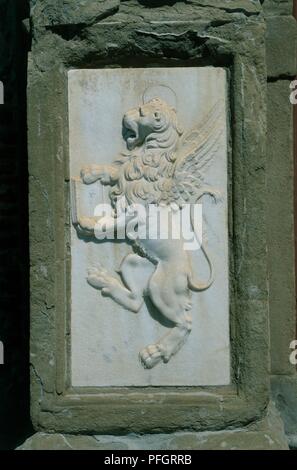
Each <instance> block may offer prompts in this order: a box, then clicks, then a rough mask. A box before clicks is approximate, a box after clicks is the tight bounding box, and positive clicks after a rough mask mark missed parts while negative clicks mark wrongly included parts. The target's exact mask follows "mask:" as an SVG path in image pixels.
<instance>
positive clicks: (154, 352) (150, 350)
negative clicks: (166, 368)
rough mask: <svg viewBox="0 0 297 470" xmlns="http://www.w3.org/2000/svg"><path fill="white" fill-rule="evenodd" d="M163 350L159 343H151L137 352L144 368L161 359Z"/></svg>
mask: <svg viewBox="0 0 297 470" xmlns="http://www.w3.org/2000/svg"><path fill="white" fill-rule="evenodd" d="M163 357H164V351H163V349H162V347H161V346H160V345H159V344H151V345H150V346H147V347H146V348H144V349H143V350H142V351H141V352H140V353H139V359H140V362H141V364H142V365H143V367H144V368H145V369H152V368H153V367H155V366H156V365H157V364H159V362H161V361H163V360H164V359H163Z"/></svg>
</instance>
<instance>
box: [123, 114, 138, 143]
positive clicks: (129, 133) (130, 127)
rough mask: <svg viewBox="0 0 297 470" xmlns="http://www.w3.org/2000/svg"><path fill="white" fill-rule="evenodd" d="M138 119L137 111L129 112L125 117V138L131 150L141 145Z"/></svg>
mask: <svg viewBox="0 0 297 470" xmlns="http://www.w3.org/2000/svg"><path fill="white" fill-rule="evenodd" d="M138 119H139V112H138V111H137V110H136V109H132V110H130V111H128V112H127V113H126V114H125V115H124V117H123V138H124V140H125V141H126V142H127V147H128V149H129V150H133V149H134V148H135V147H136V145H137V144H138V143H139V130H138Z"/></svg>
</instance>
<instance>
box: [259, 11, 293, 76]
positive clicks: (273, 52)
mask: <svg viewBox="0 0 297 470" xmlns="http://www.w3.org/2000/svg"><path fill="white" fill-rule="evenodd" d="M266 53H267V75H268V77H273V78H276V77H294V76H295V75H296V73H297V23H296V20H295V19H294V18H293V17H292V16H284V17H279V16H273V17H269V18H267V34H266Z"/></svg>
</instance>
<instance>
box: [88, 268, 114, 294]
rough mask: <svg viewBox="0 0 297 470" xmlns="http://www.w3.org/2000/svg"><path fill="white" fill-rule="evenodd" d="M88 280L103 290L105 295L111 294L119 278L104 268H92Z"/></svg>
mask: <svg viewBox="0 0 297 470" xmlns="http://www.w3.org/2000/svg"><path fill="white" fill-rule="evenodd" d="M87 281H88V283H89V284H90V285H91V286H92V287H94V288H95V289H100V290H102V293H103V294H105V295H109V294H111V291H112V289H113V288H116V287H117V280H116V279H115V278H114V277H112V276H111V275H110V274H109V273H108V272H107V271H106V270H105V269H103V268H100V269H97V268H90V269H89V270H88V277H87Z"/></svg>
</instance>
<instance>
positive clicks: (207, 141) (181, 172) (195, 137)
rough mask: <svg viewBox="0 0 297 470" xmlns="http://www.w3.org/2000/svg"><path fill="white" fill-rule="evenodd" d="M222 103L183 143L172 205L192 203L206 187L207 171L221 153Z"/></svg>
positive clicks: (174, 181) (176, 169)
mask: <svg viewBox="0 0 297 470" xmlns="http://www.w3.org/2000/svg"><path fill="white" fill-rule="evenodd" d="M223 110H224V108H223V102H222V101H219V102H218V103H216V105H215V106H214V107H213V108H212V109H211V111H210V112H209V114H208V115H207V117H206V119H205V120H204V121H203V123H202V125H201V127H199V128H198V129H195V130H192V131H190V132H189V133H188V134H187V135H186V136H185V137H184V138H183V139H182V142H181V146H180V150H179V154H178V157H177V163H176V167H175V172H174V176H173V185H172V194H171V196H170V199H171V202H172V201H176V202H179V203H184V202H190V201H191V202H192V201H193V200H194V199H195V195H197V194H199V189H201V187H202V186H203V185H205V181H204V180H205V171H206V170H207V168H208V167H209V166H210V165H211V163H212V162H213V160H214V157H215V155H216V153H217V151H218V148H219V145H220V142H221V136H222V133H223V131H224V112H223Z"/></svg>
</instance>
